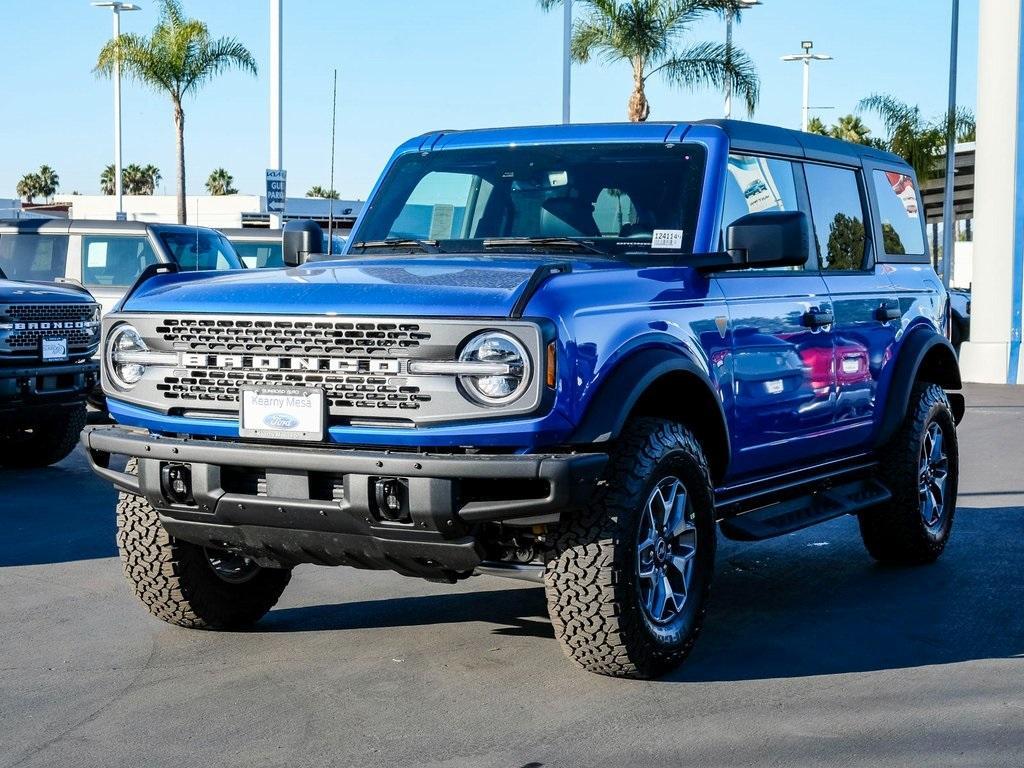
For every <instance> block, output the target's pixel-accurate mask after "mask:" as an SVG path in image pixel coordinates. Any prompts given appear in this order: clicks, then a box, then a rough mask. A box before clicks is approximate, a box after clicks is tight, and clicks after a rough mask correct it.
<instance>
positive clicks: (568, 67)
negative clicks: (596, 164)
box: [562, 0, 572, 125]
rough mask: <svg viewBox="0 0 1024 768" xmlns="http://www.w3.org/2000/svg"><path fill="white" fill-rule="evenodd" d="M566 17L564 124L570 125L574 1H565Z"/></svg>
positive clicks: (563, 65) (563, 54) (563, 83)
mask: <svg viewBox="0 0 1024 768" xmlns="http://www.w3.org/2000/svg"><path fill="white" fill-rule="evenodd" d="M562 4H563V6H564V7H565V17H564V21H563V25H564V29H563V30H562V122H563V123H564V124H566V125H568V124H569V123H570V122H571V119H570V105H571V102H572V99H571V97H572V0H564V2H563V3H562Z"/></svg>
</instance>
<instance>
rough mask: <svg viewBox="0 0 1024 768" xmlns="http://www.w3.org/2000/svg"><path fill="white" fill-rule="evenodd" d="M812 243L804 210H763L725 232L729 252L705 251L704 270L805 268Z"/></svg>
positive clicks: (699, 267) (749, 214)
mask: <svg viewBox="0 0 1024 768" xmlns="http://www.w3.org/2000/svg"><path fill="white" fill-rule="evenodd" d="M810 246H811V225H810V222H809V221H808V220H807V214H806V213H804V212H803V211H760V212H758V213H748V214H747V215H746V216H741V217H740V218H738V219H736V221H734V222H733V223H732V224H730V225H729V228H728V229H727V230H726V232H725V252H724V253H715V254H704V255H702V257H701V258H700V259H699V260H698V261H697V263H696V264H695V266H696V267H697V268H698V269H700V270H701V271H702V272H719V271H724V270H734V269H763V268H766V267H802V266H803V265H804V264H805V263H806V262H807V254H808V253H809V249H810Z"/></svg>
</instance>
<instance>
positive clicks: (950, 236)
mask: <svg viewBox="0 0 1024 768" xmlns="http://www.w3.org/2000/svg"><path fill="white" fill-rule="evenodd" d="M951 26H952V29H951V31H950V35H949V111H948V112H947V115H946V184H945V190H944V192H943V201H942V284H943V285H944V286H946V288H949V280H950V278H951V277H952V274H953V272H952V271H953V249H954V248H956V245H955V241H954V235H955V230H956V218H955V215H954V213H953V181H954V179H953V174H954V173H955V167H956V166H955V164H956V60H957V37H958V32H959V26H960V0H953V18H952V22H951Z"/></svg>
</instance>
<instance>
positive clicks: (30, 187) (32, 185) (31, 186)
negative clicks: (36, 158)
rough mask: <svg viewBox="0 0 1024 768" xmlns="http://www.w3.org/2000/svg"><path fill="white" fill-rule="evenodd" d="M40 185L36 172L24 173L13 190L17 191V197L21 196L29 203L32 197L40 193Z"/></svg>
mask: <svg viewBox="0 0 1024 768" xmlns="http://www.w3.org/2000/svg"><path fill="white" fill-rule="evenodd" d="M40 186H42V185H41V183H40V179H39V175H38V174H35V173H26V174H25V175H24V176H22V177H21V179H20V180H19V181H18V185H17V186H16V187H15V188H14V190H15V192H17V193H18V197H23V198H25V202H26V203H31V202H32V198H34V197H36V196H37V195H41V194H42V192H41V191H40Z"/></svg>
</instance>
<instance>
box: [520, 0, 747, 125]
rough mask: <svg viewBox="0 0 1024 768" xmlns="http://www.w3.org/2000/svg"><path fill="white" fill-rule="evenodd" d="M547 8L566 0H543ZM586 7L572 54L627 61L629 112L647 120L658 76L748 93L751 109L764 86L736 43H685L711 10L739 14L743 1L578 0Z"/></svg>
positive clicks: (583, 58)
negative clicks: (652, 82)
mask: <svg viewBox="0 0 1024 768" xmlns="http://www.w3.org/2000/svg"><path fill="white" fill-rule="evenodd" d="M539 2H540V5H541V7H542V8H544V9H545V10H547V9H550V8H552V7H554V6H557V5H561V4H562V2H563V0H539ZM576 2H577V4H578V5H580V6H582V7H583V9H584V11H583V14H582V16H581V18H580V19H579V20H578V21H577V22H576V23H575V24H574V25H573V32H572V58H573V60H574V61H576V62H578V63H580V64H584V63H586V62H588V61H590V59H591V58H592V57H594V56H597V57H600V58H601V59H603V60H604V61H605V62H606V63H612V62H616V61H626V62H628V63H629V65H630V67H632V69H633V91H632V93H631V94H630V97H629V103H628V107H627V114H628V116H629V119H630V120H631V121H632V122H643V121H644V120H646V119H647V118H648V116H649V115H650V113H651V105H650V103H649V102H648V101H647V94H646V90H645V86H646V84H647V81H648V80H649V79H650V78H651V77H653V76H654V75H659V76H660V77H662V78H663V79H664V80H666V81H667V82H668V83H669V84H670V85H672V86H676V87H681V88H688V89H693V88H697V87H702V86H703V87H711V88H715V89H717V90H724V89H725V86H726V84H729V85H731V87H732V91H733V93H737V94H739V95H740V96H742V97H743V100H744V102H745V103H746V106H747V111H748V112H753V111H754V107H755V106H756V105H757V97H758V89H759V87H760V85H759V82H758V78H757V70H756V68H755V67H754V64H753V62H752V61H751V60H750V58H749V57H748V56H747V54H746V53H744V52H743V51H742V50H740V49H739V48H736V46H729V47H728V48H727V47H726V46H725V44H724V43H712V42H697V43H690V44H687V45H685V46H683V45H682V38H683V37H684V36H685V35H686V33H687V32H688V31H689V28H690V26H691V25H692V24H694V23H695V22H696V21H698V20H699V19H700V17H701V16H703V15H704V14H706V13H709V12H710V13H718V14H723V13H725V12H727V11H732V12H733V13H735V14H737V15H738V14H739V13H740V12H741V11H742V10H743V7H744V6H743V4H742V3H741V2H740V1H739V0H576Z"/></svg>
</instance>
